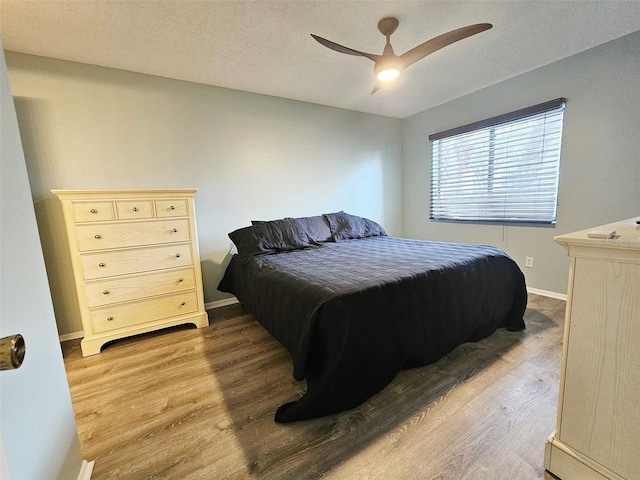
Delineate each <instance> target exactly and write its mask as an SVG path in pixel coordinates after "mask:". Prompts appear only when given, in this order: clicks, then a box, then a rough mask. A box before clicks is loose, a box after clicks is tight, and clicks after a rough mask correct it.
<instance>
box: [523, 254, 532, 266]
mask: <svg viewBox="0 0 640 480" xmlns="http://www.w3.org/2000/svg"><path fill="white" fill-rule="evenodd" d="M524 266H525V267H529V268H533V257H525V259H524Z"/></svg>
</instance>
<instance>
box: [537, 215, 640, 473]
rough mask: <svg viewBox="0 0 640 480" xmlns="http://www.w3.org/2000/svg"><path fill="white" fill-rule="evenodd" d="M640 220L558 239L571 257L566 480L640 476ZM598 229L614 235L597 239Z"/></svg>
mask: <svg viewBox="0 0 640 480" xmlns="http://www.w3.org/2000/svg"><path fill="white" fill-rule="evenodd" d="M637 220H640V217H635V218H630V219H628V220H623V221H621V222H616V223H612V224H608V225H603V226H600V227H595V228H593V229H588V230H583V231H580V232H575V233H570V234H566V235H561V236H558V237H556V239H555V240H556V242H557V243H559V244H560V245H562V246H563V247H564V248H565V249H566V250H567V253H568V255H569V289H568V291H567V312H566V318H565V326H564V345H563V355H562V367H561V371H560V390H559V395H558V397H559V398H558V416H557V419H556V430H555V432H554V433H553V435H552V436H551V437H549V438H548V439H547V443H546V446H545V468H546V469H547V470H549V471H550V472H551V473H553V474H554V475H555V476H556V477H558V478H561V479H562V480H634V479H635V480H637V479H640V408H638V402H639V399H640V375H639V374H638V371H639V370H640V225H638V224H637V223H636V221H637ZM596 232H615V235H612V236H611V237H610V238H593V236H594V233H596Z"/></svg>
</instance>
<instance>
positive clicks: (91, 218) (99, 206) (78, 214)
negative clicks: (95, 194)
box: [73, 202, 115, 223]
mask: <svg viewBox="0 0 640 480" xmlns="http://www.w3.org/2000/svg"><path fill="white" fill-rule="evenodd" d="M113 219H115V215H114V213H113V203H111V202H74V203H73V220H74V221H75V222H76V223H84V222H100V221H105V220H113Z"/></svg>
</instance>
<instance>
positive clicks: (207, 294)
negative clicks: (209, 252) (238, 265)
mask: <svg viewBox="0 0 640 480" xmlns="http://www.w3.org/2000/svg"><path fill="white" fill-rule="evenodd" d="M223 255H224V253H221V254H220V255H219V256H218V255H216V258H219V257H222V256H223ZM231 257H232V255H231V253H229V252H226V255H224V258H223V259H222V261H221V262H220V263H216V262H214V261H213V260H208V259H206V260H202V261H201V262H200V267H201V269H202V283H203V286H204V301H205V303H212V302H219V301H223V300H226V299H228V298H232V295H229V294H228V293H223V292H220V291H219V290H218V284H219V283H220V280H222V277H223V276H224V272H225V271H226V270H227V266H228V265H229V262H230V261H231Z"/></svg>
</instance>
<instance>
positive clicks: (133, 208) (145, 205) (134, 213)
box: [116, 200, 153, 220]
mask: <svg viewBox="0 0 640 480" xmlns="http://www.w3.org/2000/svg"><path fill="white" fill-rule="evenodd" d="M116 211H117V212H118V218H119V219H120V220H134V219H136V218H153V202H152V201H151V200H140V201H127V202H116Z"/></svg>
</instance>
